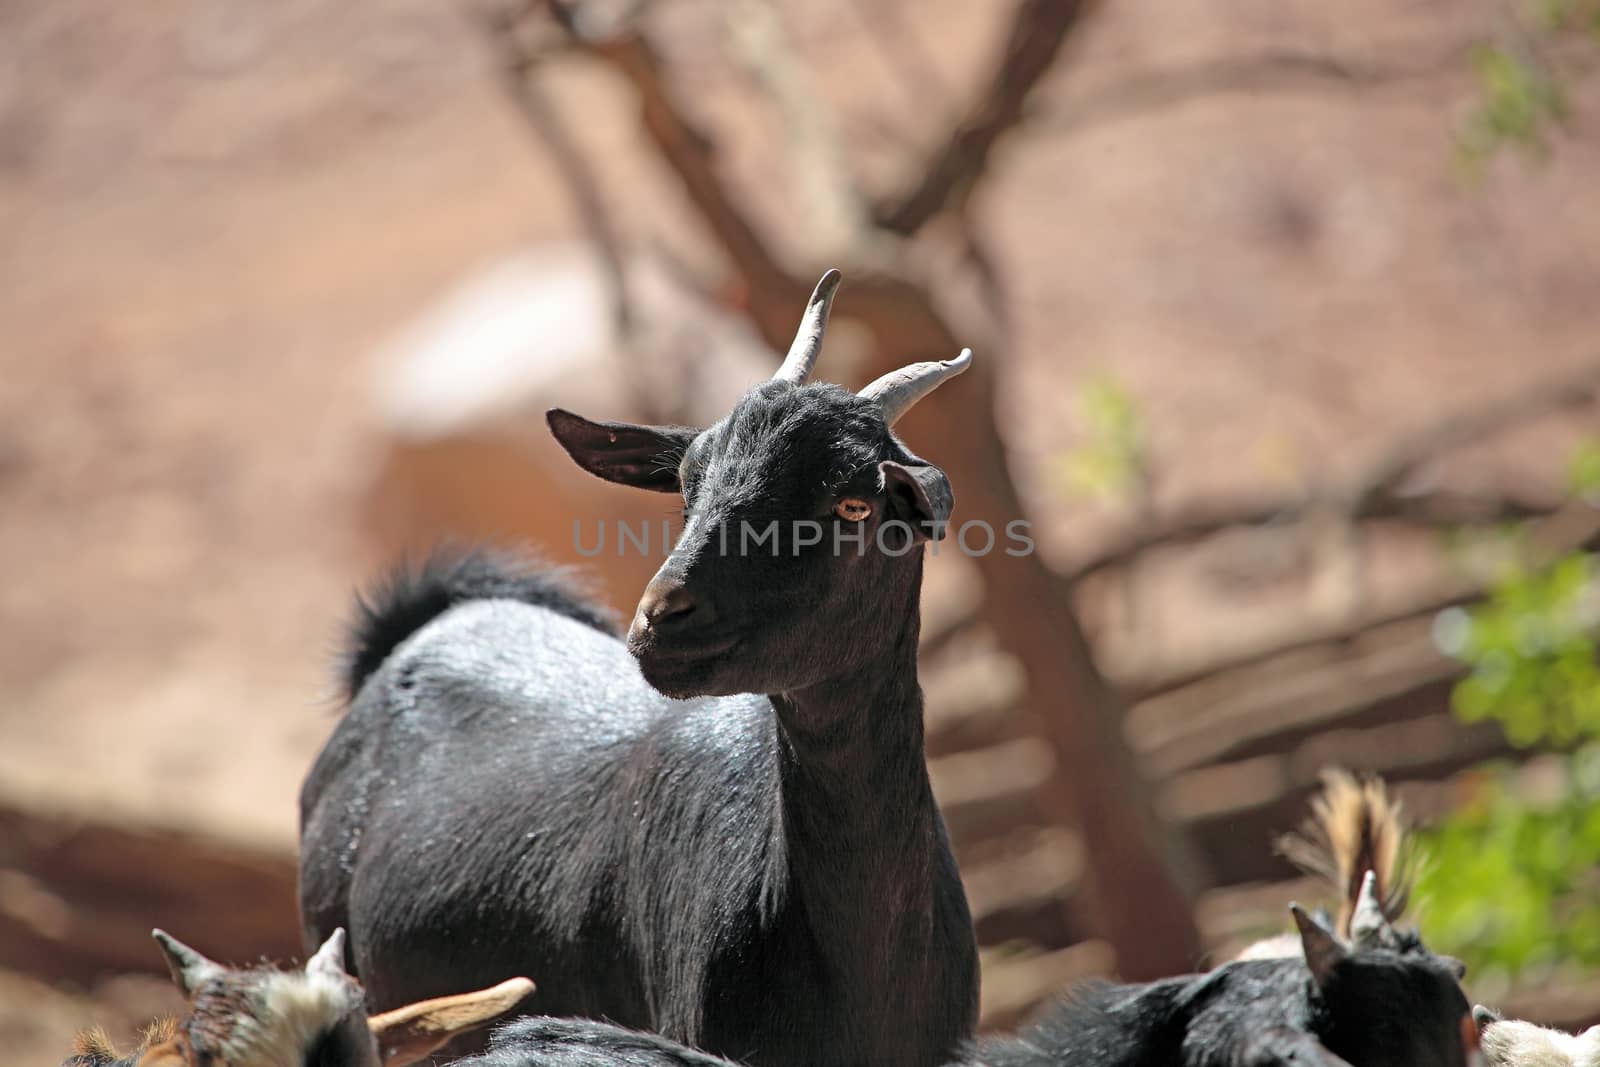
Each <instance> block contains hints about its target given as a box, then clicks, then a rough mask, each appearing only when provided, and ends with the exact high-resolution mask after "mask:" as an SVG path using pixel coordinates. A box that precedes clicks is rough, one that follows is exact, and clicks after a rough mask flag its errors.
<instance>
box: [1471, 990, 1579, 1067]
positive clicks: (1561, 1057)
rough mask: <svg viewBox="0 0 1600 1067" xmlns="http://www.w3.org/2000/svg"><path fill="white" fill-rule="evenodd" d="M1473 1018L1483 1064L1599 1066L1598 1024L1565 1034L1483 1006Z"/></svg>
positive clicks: (1497, 1066)
mask: <svg viewBox="0 0 1600 1067" xmlns="http://www.w3.org/2000/svg"><path fill="white" fill-rule="evenodd" d="M1472 1017H1473V1018H1474V1019H1476V1020H1477V1023H1478V1028H1479V1029H1480V1030H1481V1031H1482V1033H1483V1062H1484V1067H1600V1026H1591V1027H1589V1029H1587V1030H1585V1031H1583V1032H1582V1033H1578V1034H1568V1033H1565V1032H1563V1031H1561V1030H1552V1029H1549V1028H1548V1027H1544V1026H1535V1025H1534V1024H1533V1023H1526V1022H1522V1021H1521V1020H1519V1019H1505V1018H1502V1017H1501V1016H1500V1014H1499V1013H1498V1012H1495V1011H1491V1010H1490V1009H1488V1008H1485V1007H1483V1006H1482V1005H1479V1006H1477V1007H1475V1008H1473V1009H1472Z"/></svg>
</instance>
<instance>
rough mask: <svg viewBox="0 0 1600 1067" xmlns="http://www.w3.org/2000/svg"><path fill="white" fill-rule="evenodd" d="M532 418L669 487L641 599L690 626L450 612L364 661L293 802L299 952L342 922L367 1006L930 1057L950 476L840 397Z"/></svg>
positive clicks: (591, 461)
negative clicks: (678, 607) (939, 582)
mask: <svg viewBox="0 0 1600 1067" xmlns="http://www.w3.org/2000/svg"><path fill="white" fill-rule="evenodd" d="M550 423H551V427H552V430H553V431H554V432H555V433H556V435H557V437H558V439H559V440H560V441H561V442H562V444H563V445H564V446H565V447H566V448H567V449H568V451H569V452H570V453H571V454H572V455H573V457H574V459H576V460H577V461H578V462H579V464H580V465H582V466H584V467H585V468H586V469H588V470H591V471H594V472H596V473H599V474H601V475H602V476H604V477H608V478H611V479H613V480H620V481H624V482H627V483H629V484H633V485H637V486H639V487H641V488H646V489H661V488H669V489H671V488H676V489H678V490H679V491H681V493H682V495H683V498H684V503H685V506H686V508H687V511H688V514H689V518H688V519H687V521H686V526H685V530H684V533H683V535H682V536H681V537H680V539H679V541H678V543H677V545H676V547H675V548H674V549H673V552H672V554H671V556H670V558H669V559H668V560H667V561H666V562H665V563H664V564H663V565H662V567H661V570H660V571H659V573H658V574H657V577H656V579H655V580H653V581H652V583H651V585H650V587H649V588H648V589H647V590H646V594H645V597H644V599H643V600H642V602H641V603H642V604H643V605H646V606H648V605H650V604H656V605H657V606H659V605H661V604H663V603H665V601H664V600H663V599H662V598H663V597H664V596H666V595H668V594H670V595H671V596H673V597H677V598H678V600H679V602H680V604H681V603H690V604H692V606H693V610H685V611H681V612H678V613H677V614H675V615H672V616H670V617H669V615H667V614H665V613H663V614H661V615H660V616H659V618H657V620H656V621H655V622H652V623H650V624H649V625H645V624H644V623H642V622H640V621H639V619H640V618H641V617H643V614H648V613H642V615H641V616H636V621H635V625H634V628H633V630H632V631H631V632H630V634H629V640H628V644H627V645H626V646H625V645H624V644H623V643H622V642H621V641H618V640H616V639H615V638H613V637H611V636H610V635H608V634H606V633H603V632H600V630H599V629H598V628H596V627H594V626H593V625H591V624H589V622H588V621H587V620H584V621H574V620H573V619H572V618H571V617H570V616H572V615H573V614H574V612H573V611H572V610H570V606H569V605H567V604H566V603H565V602H562V603H561V604H558V605H555V610H552V606H551V605H548V604H543V603H535V604H529V603H525V602H516V600H514V599H507V598H500V599H492V600H470V599H462V600H456V601H451V602H450V603H451V604H453V606H449V605H448V604H446V607H448V610H443V611H442V613H441V614H437V615H436V616H435V617H433V618H432V621H431V622H430V623H429V624H428V626H427V627H426V628H425V629H424V630H422V631H420V632H418V633H416V635H415V636H414V637H413V638H412V639H410V640H408V641H406V642H404V644H400V645H395V644H394V643H393V641H388V642H385V641H375V642H373V643H372V647H373V648H378V647H382V646H383V645H385V644H388V645H389V646H390V647H392V648H393V651H392V652H390V654H389V655H388V656H387V658H385V659H383V661H382V663H381V665H378V666H376V667H375V668H371V669H370V675H369V676H368V677H367V680H366V682H365V684H364V685H363V686H362V687H361V689H360V693H359V695H358V696H357V697H356V699H355V700H354V702H353V703H352V705H351V708H350V712H349V714H348V715H346V716H345V717H344V719H343V720H341V722H340V723H339V725H338V727H337V729H336V730H335V732H334V735H333V737H332V738H331V739H330V740H329V742H328V744H327V745H326V746H325V747H324V749H323V751H322V753H321V754H320V755H319V756H318V759H317V762H316V765H315V766H314V767H313V768H312V771H311V773H310V775H309V777H308V778H307V780H306V782H305V784H304V787H303V789H302V792H301V827H302V841H301V884H300V897H301V915H302V920H303V924H304V927H305V934H306V937H307V943H308V944H313V943H315V942H316V941H318V940H320V939H321V938H322V937H324V936H326V934H327V933H328V931H330V930H331V929H332V928H333V927H335V926H340V925H342V926H345V927H346V928H348V929H349V931H350V935H351V952H352V956H353V959H354V961H355V963H356V968H357V971H358V973H359V974H360V976H361V979H362V981H363V983H364V984H365V985H366V987H367V990H368V993H369V996H370V998H371V1001H372V1004H373V1006H374V1008H375V1009H377V1010H384V1009H387V1008H391V1007H394V1006H397V1005H399V1004H403V1003H407V1002H409V1001H414V1000H420V999H424V998H427V997H431V996H437V995H441V994H445V993H452V992H457V991H459V990H462V989H474V988H479V987H483V986H487V985H490V984H492V983H494V982H497V981H500V980H501V979H504V978H507V977H510V976H513V975H527V976H528V977H530V978H532V979H533V980H534V981H535V982H536V983H537V984H538V992H537V993H535V994H534V996H533V998H532V999H531V1001H530V1005H529V1007H530V1009H531V1010H533V1011H537V1012H540V1013H543V1014H546V1015H556V1016H587V1017H591V1018H605V1019H610V1020H614V1021H616V1022H618V1023H622V1024H625V1025H627V1026H631V1027H635V1028H639V1029H644V1030H650V1031H655V1032H659V1033H662V1034H665V1035H667V1036H668V1037H670V1038H673V1039H676V1040H678V1041H681V1042H684V1043H687V1044H691V1045H694V1046H697V1047H701V1048H704V1049H707V1050H711V1051H714V1052H716V1053H719V1054H723V1055H730V1056H734V1057H738V1058H741V1059H747V1060H748V1061H749V1062H751V1063H756V1064H760V1065H761V1067H767V1065H773V1067H814V1065H817V1064H883V1065H904V1067H933V1065H936V1064H939V1063H942V1062H944V1061H945V1060H947V1059H948V1058H949V1057H950V1056H951V1055H953V1054H954V1051H955V1050H956V1049H957V1048H958V1047H959V1045H960V1042H961V1041H962V1040H963V1039H964V1038H966V1037H968V1036H969V1035H970V1034H971V1033H972V1029H973V1026H974V1024H975V1021H976V1014H977V953H976V946H975V943H974V939H973V933H972V923H971V918H970V916H969V914H968V911H967V904H966V898H965V895H964V893H963V890H962V886H961V881H960V877H959V875H958V873H957V871H956V867H955V861H954V859H953V857H952V856H951V853H950V848H949V843H948V841H947V839H946V834H945V829H944V824H943V820H942V819H941V818H940V815H939V812H938V810H937V808H936V807H935V805H934V803H933V796H932V791H931V789H930V787H929V783H928V775H927V766H926V763H925V761H924V757H923V723H922V693H921V690H920V688H919V687H918V685H917V663H916V653H917V634H918V626H919V615H918V602H919V592H920V586H921V579H922V550H921V541H922V540H924V539H926V537H928V536H931V535H932V534H931V533H930V532H929V531H928V530H927V529H926V528H925V524H926V523H927V522H928V521H931V520H937V519H941V518H943V517H945V515H947V514H948V508H949V504H950V494H949V487H948V483H947V481H946V479H945V478H944V475H943V474H942V473H941V472H940V471H938V469H937V468H935V467H932V466H931V465H929V464H927V463H925V462H924V461H922V460H920V459H918V458H917V457H916V456H914V455H912V454H911V453H910V452H909V451H907V450H906V448H905V446H904V445H902V444H901V443H900V442H899V440H898V439H896V438H895V437H894V435H893V434H892V433H891V432H890V430H889V428H888V426H887V425H886V424H885V422H884V419H883V417H882V414H881V411H880V410H879V409H878V408H877V407H876V405H874V404H873V403H872V402H871V401H869V400H864V399H862V398H860V397H858V396H856V395H854V394H852V393H850V392H847V391H845V390H843V389H840V388H838V387H836V386H830V385H805V386H795V385H791V384H788V383H786V382H772V383H765V384H763V385H760V386H757V387H756V388H755V389H753V390H751V392H750V393H749V394H747V395H746V396H745V398H744V399H743V400H741V401H740V403H739V404H738V405H737V406H736V407H735V409H734V410H733V411H732V412H731V413H730V414H729V415H728V416H727V417H726V418H725V419H723V420H722V421H721V422H719V423H717V424H716V425H715V426H712V427H710V428H709V429H706V430H703V431H692V430H681V429H675V428H665V429H660V428H652V427H625V426H621V425H619V424H598V423H590V422H588V421H587V420H584V419H580V418H578V417H577V416H574V415H567V414H565V413H552V415H551V418H550ZM614 450H615V451H614ZM907 484H914V485H915V486H916V487H917V489H918V491H917V492H908V491H906V489H905V487H906V485H907ZM846 498H850V499H859V500H862V501H867V502H869V503H870V504H871V505H872V514H871V515H870V517H868V518H867V519H866V520H864V521H860V522H846V521H845V520H844V519H842V518H839V517H837V516H836V514H835V504H836V503H837V502H838V501H840V500H842V499H846ZM851 513H852V514H854V510H853V508H852V509H851ZM773 520H777V521H779V523H780V526H779V530H778V535H777V540H776V542H775V543H774V544H773V545H771V546H770V547H763V548H761V549H760V550H758V551H754V552H748V551H747V552H740V551H737V550H736V545H735V546H733V547H730V548H728V549H724V548H723V541H724V538H723V534H725V533H727V532H729V531H733V532H734V536H735V537H737V536H738V533H737V531H738V530H739V529H740V524H743V523H749V524H754V525H755V526H756V527H762V526H764V525H765V524H766V523H767V522H769V521H773ZM791 520H804V521H808V522H814V523H817V524H819V527H821V528H824V529H825V531H826V532H827V533H828V534H830V535H831V534H833V533H835V532H838V533H841V534H852V533H859V534H861V535H862V537H863V542H862V546H863V547H862V550H861V551H859V552H858V551H856V550H855V548H854V547H853V544H852V545H851V546H850V547H847V548H846V549H845V550H844V551H842V552H839V553H835V552H834V551H833V546H832V544H831V543H825V544H822V545H807V544H803V543H802V541H804V540H805V538H803V537H797V536H793V533H792V529H791V527H790V526H789V525H788V523H789V522H790V521H791ZM890 520H898V521H899V523H900V526H899V527H896V526H892V525H891V526H885V524H886V523H889V522H890ZM880 530H883V531H884V535H885V536H884V538H883V539H882V541H881V542H880V540H879V538H878V536H877V535H878V534H879V532H880ZM492 577H493V576H492V575H490V576H486V577H485V578H480V584H481V585H486V586H487V587H488V588H495V587H496V586H495V583H494V582H493V581H492ZM522 599H524V600H525V599H526V598H522ZM434 602H435V603H440V602H441V601H440V599H439V598H437V597H435V601H434ZM580 617H581V616H580ZM399 628H400V627H399V626H395V627H393V629H399ZM369 659H370V657H369ZM664 694H668V695H664ZM669 695H670V697H669Z"/></svg>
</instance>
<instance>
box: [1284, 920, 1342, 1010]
mask: <svg viewBox="0 0 1600 1067" xmlns="http://www.w3.org/2000/svg"><path fill="white" fill-rule="evenodd" d="M1289 913H1290V914H1291V915H1293V916H1294V924H1295V925H1296V926H1298V927H1299V928H1300V950H1301V952H1303V953H1304V954H1305V957H1306V966H1307V967H1309V968H1310V969H1311V977H1312V979H1313V980H1315V981H1316V983H1317V988H1319V989H1320V988H1322V987H1323V986H1325V985H1327V984H1328V979H1330V978H1332V977H1333V972H1334V971H1335V970H1337V969H1338V967H1339V964H1341V963H1343V962H1344V961H1345V958H1346V957H1348V956H1349V955H1350V953H1349V950H1348V949H1346V948H1345V947H1344V946H1343V945H1341V944H1340V943H1339V939H1338V938H1337V937H1334V936H1333V933H1332V931H1330V930H1329V929H1328V928H1327V927H1325V926H1323V925H1322V924H1321V923H1319V922H1317V920H1315V919H1313V918H1312V917H1311V916H1309V915H1307V914H1306V910H1305V909H1304V908H1302V907H1301V906H1300V905H1298V904H1290V905H1289Z"/></svg>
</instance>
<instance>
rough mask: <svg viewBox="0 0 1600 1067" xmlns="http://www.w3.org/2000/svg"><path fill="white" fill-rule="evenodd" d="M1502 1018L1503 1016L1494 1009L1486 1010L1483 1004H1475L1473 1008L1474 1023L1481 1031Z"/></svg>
mask: <svg viewBox="0 0 1600 1067" xmlns="http://www.w3.org/2000/svg"><path fill="white" fill-rule="evenodd" d="M1501 1018H1502V1016H1501V1014H1500V1013H1499V1012H1497V1011H1495V1010H1494V1009H1493V1008H1486V1007H1484V1006H1483V1005H1482V1004H1474V1005H1473V1006H1472V1021H1473V1022H1475V1023H1477V1024H1478V1029H1479V1030H1482V1029H1483V1028H1484V1027H1486V1026H1488V1025H1489V1024H1490V1023H1497V1022H1499V1021H1500V1020H1501Z"/></svg>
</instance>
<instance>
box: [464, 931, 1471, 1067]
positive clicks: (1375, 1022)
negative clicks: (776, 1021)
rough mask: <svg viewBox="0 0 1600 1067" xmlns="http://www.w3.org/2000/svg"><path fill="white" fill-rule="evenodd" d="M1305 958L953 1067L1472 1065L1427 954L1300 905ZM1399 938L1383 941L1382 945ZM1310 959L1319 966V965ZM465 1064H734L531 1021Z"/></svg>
mask: <svg viewBox="0 0 1600 1067" xmlns="http://www.w3.org/2000/svg"><path fill="white" fill-rule="evenodd" d="M1293 911H1294V917H1295V921H1296V923H1297V924H1298V925H1299V927H1300V932H1301V937H1302V939H1303V941H1304V946H1303V953H1304V956H1303V958H1302V957H1300V956H1295V957H1286V958H1282V959H1259V960H1242V961H1238V962H1235V963H1229V964H1226V965H1225V966H1222V967H1219V968H1218V969H1216V970H1214V971H1211V972H1210V973H1207V974H1200V975H1189V976H1185V977H1180V978H1166V979H1162V980H1160V981H1156V982H1149V983H1146V984H1143V985H1107V984H1096V985H1091V986H1089V987H1087V988H1086V989H1084V990H1082V991H1080V992H1078V993H1076V994H1075V995H1073V996H1071V997H1069V998H1068V999H1066V1000H1064V1001H1063V1002H1062V1003H1060V1004H1059V1005H1057V1006H1056V1007H1055V1008H1054V1009H1053V1010H1051V1011H1050V1012H1049V1013H1047V1014H1046V1016H1045V1017H1044V1019H1043V1020H1042V1021H1040V1022H1039V1023H1037V1024H1036V1025H1034V1026H1032V1027H1029V1028H1028V1029H1026V1030H1024V1031H1023V1032H1022V1033H1020V1034H1018V1035H1016V1036H1014V1037H997V1038H990V1039H986V1040H984V1041H981V1042H979V1043H977V1044H975V1045H969V1046H967V1047H966V1048H965V1049H964V1050H963V1051H962V1052H961V1053H960V1054H959V1056H958V1057H957V1058H956V1059H954V1060H953V1061H952V1062H951V1064H950V1067H1291V1065H1292V1067H1466V1065H1467V1064H1468V1063H1470V1062H1472V1061H1473V1059H1474V1058H1475V1055H1476V1053H1475V1046H1476V1039H1475V1030H1474V1027H1473V1024H1472V1018H1471V1016H1470V1014H1469V1011H1468V1008H1469V1005H1468V1003H1467V999H1466V997H1465V995H1464V994H1463V993H1462V992H1461V987H1460V986H1459V985H1458V984H1457V982H1456V978H1455V972H1454V969H1453V968H1452V967H1451V966H1450V964H1449V963H1448V962H1447V961H1445V960H1442V959H1440V958H1438V957H1435V956H1432V955H1431V954H1429V953H1428V952H1427V951H1426V950H1424V949H1421V948H1420V946H1417V945H1413V946H1410V947H1408V948H1407V949H1406V950H1404V951H1396V950H1395V949H1393V948H1388V947H1380V946H1379V945H1377V944H1376V943H1374V944H1368V945H1359V944H1358V945H1357V946H1356V947H1354V948H1349V947H1346V946H1345V945H1344V944H1343V943H1342V942H1340V941H1339V940H1338V938H1336V937H1335V936H1334V935H1333V933H1332V932H1331V931H1329V930H1327V929H1325V928H1323V927H1322V926H1321V925H1319V924H1318V923H1317V922H1316V921H1315V920H1314V919H1312V918H1311V917H1310V916H1308V915H1307V914H1306V913H1305V912H1304V911H1301V910H1300V909H1299V908H1298V907H1295V908H1293ZM1394 934H1395V932H1394V931H1389V933H1388V935H1385V934H1382V933H1381V932H1380V931H1378V930H1369V931H1368V932H1367V934H1366V935H1365V937H1366V939H1367V940H1369V941H1376V940H1378V939H1386V938H1387V937H1388V936H1389V935H1394ZM1308 960H1309V961H1310V962H1309V964H1308V963H1307V961H1308ZM456 1067H733V1065H732V1064H730V1063H728V1062H727V1061H725V1060H720V1059H716V1058H714V1057H710V1056H706V1055H704V1054H703V1053H698V1052H695V1051H693V1050H690V1049H686V1048H683V1047H682V1046H679V1045H675V1044H673V1043H672V1042H670V1041H667V1040H666V1039H664V1038H660V1037H657V1036H655V1035H653V1034H638V1033H633V1032H630V1031H627V1030H621V1029H618V1028H617V1027H615V1026H611V1025H609V1024H607V1023H600V1022H593V1021H590V1020H584V1019H539V1018H535V1019H524V1020H520V1021H518V1022H515V1023H512V1024H510V1025H509V1026H506V1027H505V1028H504V1029H502V1030H501V1031H500V1032H499V1033H498V1034H497V1035H496V1036H495V1039H494V1042H493V1045H492V1047H491V1048H490V1050H489V1052H487V1053H486V1054H484V1055H483V1056H481V1057H473V1058H472V1059H469V1060H464V1061H462V1062H461V1063H459V1064H457V1065H456Z"/></svg>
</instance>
